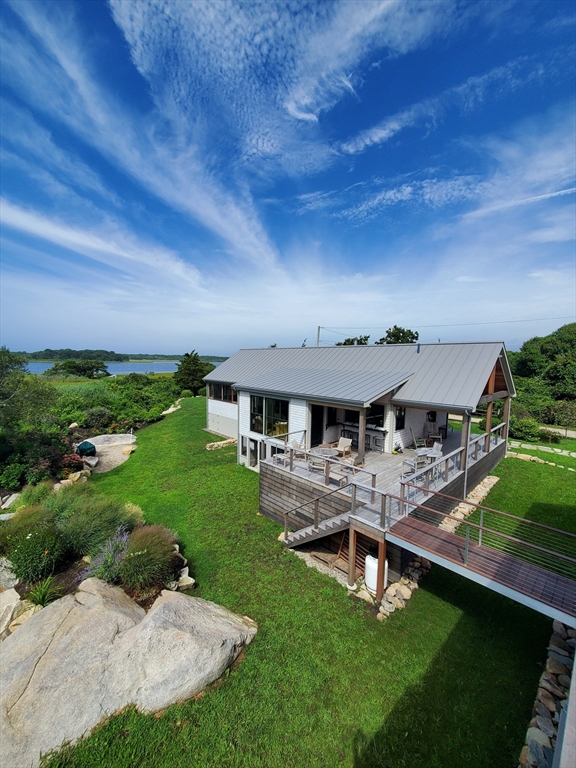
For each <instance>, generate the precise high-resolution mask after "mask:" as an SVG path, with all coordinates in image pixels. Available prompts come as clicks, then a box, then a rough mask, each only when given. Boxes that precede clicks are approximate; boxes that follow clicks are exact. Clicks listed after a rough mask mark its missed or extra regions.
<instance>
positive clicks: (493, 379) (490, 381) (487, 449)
mask: <svg viewBox="0 0 576 768" xmlns="http://www.w3.org/2000/svg"><path fill="white" fill-rule="evenodd" d="M495 385H496V366H494V368H492V373H491V374H490V378H489V379H488V394H489V395H493V394H494V389H495ZM493 407H494V401H493V400H490V402H489V403H488V406H487V408H486V437H485V438H484V452H485V453H490V448H491V446H490V438H491V437H492V435H491V434H490V430H491V429H492V409H493Z"/></svg>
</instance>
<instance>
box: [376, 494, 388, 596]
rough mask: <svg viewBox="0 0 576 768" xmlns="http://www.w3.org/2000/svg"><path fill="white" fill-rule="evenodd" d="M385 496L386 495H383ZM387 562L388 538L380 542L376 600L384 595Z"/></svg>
mask: <svg viewBox="0 0 576 768" xmlns="http://www.w3.org/2000/svg"><path fill="white" fill-rule="evenodd" d="M383 498H384V497H383ZM385 564H386V539H384V540H383V541H379V542H378V570H377V572H376V600H378V602H380V600H382V597H383V596H384V570H385Z"/></svg>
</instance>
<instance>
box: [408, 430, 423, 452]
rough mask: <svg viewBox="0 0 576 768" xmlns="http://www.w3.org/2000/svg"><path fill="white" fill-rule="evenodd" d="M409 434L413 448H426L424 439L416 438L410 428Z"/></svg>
mask: <svg viewBox="0 0 576 768" xmlns="http://www.w3.org/2000/svg"><path fill="white" fill-rule="evenodd" d="M410 432H411V433H412V442H413V443H414V448H426V438H424V437H416V436H415V434H414V430H413V429H412V427H410Z"/></svg>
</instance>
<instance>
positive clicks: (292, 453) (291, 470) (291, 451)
mask: <svg viewBox="0 0 576 768" xmlns="http://www.w3.org/2000/svg"><path fill="white" fill-rule="evenodd" d="M290 472H294V448H290Z"/></svg>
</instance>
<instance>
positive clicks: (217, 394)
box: [208, 384, 237, 403]
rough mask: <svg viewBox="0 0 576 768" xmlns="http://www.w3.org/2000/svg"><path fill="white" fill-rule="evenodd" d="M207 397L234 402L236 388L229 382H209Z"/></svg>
mask: <svg viewBox="0 0 576 768" xmlns="http://www.w3.org/2000/svg"><path fill="white" fill-rule="evenodd" d="M208 397H209V398H210V399H211V400H223V401H224V402H226V403H235V402H236V401H237V398H236V390H235V389H232V387H231V386H230V384H209V385H208Z"/></svg>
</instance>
